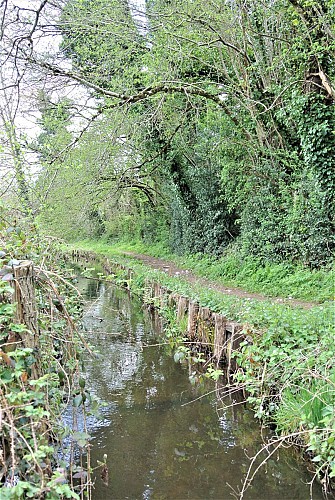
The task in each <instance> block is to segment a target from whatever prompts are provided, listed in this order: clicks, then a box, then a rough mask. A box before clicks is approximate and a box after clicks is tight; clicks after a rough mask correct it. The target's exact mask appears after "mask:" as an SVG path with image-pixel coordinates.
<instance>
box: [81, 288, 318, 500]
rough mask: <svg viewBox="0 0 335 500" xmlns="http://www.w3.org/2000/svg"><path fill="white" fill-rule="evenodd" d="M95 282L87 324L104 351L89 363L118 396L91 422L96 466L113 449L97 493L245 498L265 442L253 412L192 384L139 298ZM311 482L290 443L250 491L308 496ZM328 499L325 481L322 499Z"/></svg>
mask: <svg viewBox="0 0 335 500" xmlns="http://www.w3.org/2000/svg"><path fill="white" fill-rule="evenodd" d="M86 286H87V288H86V292H85V293H86V298H88V299H89V300H90V303H89V305H88V306H87V311H86V314H85V318H84V329H85V330H86V336H87V338H88V339H89V340H90V342H91V344H92V345H93V346H94V347H95V348H96V349H97V350H98V352H99V355H98V357H97V358H96V359H92V358H87V360H86V380H87V382H86V383H87V387H89V390H90V391H91V392H92V393H94V394H95V395H96V396H98V397H99V398H101V399H102V400H104V401H106V402H107V403H108V405H107V406H106V407H105V408H104V409H103V419H102V420H101V421H100V422H97V421H96V420H91V421H90V429H89V432H90V434H91V436H92V440H91V445H92V452H91V454H92V462H91V463H92V465H93V466H94V465H96V464H97V460H102V457H103V455H104V454H107V456H108V458H107V464H108V468H109V485H108V486H106V485H105V484H104V483H103V481H102V480H101V478H100V476H99V475H97V477H96V482H95V488H94V491H93V499H94V500H105V499H106V500H107V499H108V500H109V499H110V500H112V499H113V500H115V499H157V500H160V499H229V498H234V496H235V498H236V494H235V495H234V491H235V492H237V491H239V490H240V489H241V486H242V484H243V481H244V478H245V474H246V472H247V470H248V468H249V465H250V458H251V457H253V456H254V455H255V454H256V453H257V451H258V450H259V449H260V446H261V433H260V429H259V427H258V425H257V424H256V422H255V421H254V419H253V416H252V414H251V413H250V412H249V411H248V410H246V409H245V407H244V406H243V405H239V406H236V407H234V408H228V409H223V406H222V404H221V403H220V401H219V400H218V399H217V397H216V395H215V392H213V389H214V388H215V387H214V385H211V384H210V383H208V384H207V386H206V387H204V386H201V387H195V386H192V385H191V384H190V382H189V379H188V369H187V367H185V366H182V365H180V364H177V363H175V362H174V361H173V357H172V356H171V353H169V350H168V347H167V346H164V345H163V346H153V347H150V344H157V343H159V340H162V338H161V337H159V333H158V332H157V331H156V332H155V329H154V327H153V321H152V320H151V319H150V317H149V316H148V315H147V314H146V313H145V312H144V311H143V310H142V308H141V304H140V303H139V302H138V301H136V300H134V299H130V298H129V297H128V295H127V293H126V292H125V291H122V290H119V289H117V288H115V287H113V286H111V285H107V286H105V285H102V284H99V283H98V282H96V281H89V282H86ZM207 392H210V394H209V395H207V396H205V397H202V398H200V399H197V398H199V396H201V395H203V394H206V393H207ZM195 399H197V400H196V401H194V402H192V401H193V400H195ZM224 402H225V404H226V405H229V404H231V401H229V400H226V401H224ZM188 403H189V404H188ZM264 458H265V455H262V457H261V460H264ZM309 480H310V477H309V476H308V474H307V472H306V471H305V468H304V466H303V465H301V464H298V462H297V461H296V460H295V458H294V455H293V453H292V450H284V451H282V452H281V453H280V455H278V453H275V454H273V455H272V456H270V457H269V459H268V460H267V462H266V464H265V466H263V467H262V468H261V470H260V471H259V472H258V473H257V475H256V477H255V478H254V481H253V483H252V486H251V487H250V488H249V489H248V490H247V492H246V494H245V496H244V498H246V499H255V500H256V499H257V500H262V499H264V500H277V499H278V500H284V499H288V500H306V499H309V498H310V491H309V485H308V484H307V483H308V481H309ZM321 498H322V495H321V491H320V488H319V487H318V486H317V485H316V486H315V487H314V491H313V499H315V500H319V499H321Z"/></svg>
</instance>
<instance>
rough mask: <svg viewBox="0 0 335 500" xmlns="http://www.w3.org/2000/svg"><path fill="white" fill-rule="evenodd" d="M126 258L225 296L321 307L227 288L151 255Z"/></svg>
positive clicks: (130, 254) (125, 254) (131, 255)
mask: <svg viewBox="0 0 335 500" xmlns="http://www.w3.org/2000/svg"><path fill="white" fill-rule="evenodd" d="M122 254H123V255H124V256H128V257H132V258H134V259H137V260H139V261H141V262H143V263H144V264H145V265H147V266H150V267H152V268H153V269H157V270H159V271H163V272H165V273H166V274H168V275H169V276H177V277H180V278H183V279H185V280H186V281H189V282H190V283H192V284H198V285H202V286H204V287H206V288H208V289H209V290H215V291H217V292H220V293H223V294H225V295H232V296H235V297H238V298H240V299H254V300H262V301H271V302H272V303H274V304H285V305H289V306H292V307H302V308H304V309H311V308H312V307H315V306H317V305H319V303H318V302H307V301H303V300H297V299H293V298H283V297H269V296H266V295H263V294H261V293H252V292H247V291H246V290H243V288H237V287H231V286H225V285H223V284H221V283H218V282H216V281H212V280H209V279H207V278H202V277H200V276H197V275H195V274H194V273H192V272H191V271H189V270H187V269H182V268H180V267H178V266H177V265H176V264H175V263H174V262H171V261H167V260H164V259H159V258H157V257H151V256H150V255H144V254H137V253H133V252H122Z"/></svg>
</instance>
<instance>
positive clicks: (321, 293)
mask: <svg viewBox="0 0 335 500" xmlns="http://www.w3.org/2000/svg"><path fill="white" fill-rule="evenodd" d="M76 246H78V247H80V248H84V249H86V250H93V251H96V252H98V253H106V252H107V253H111V254H113V255H122V254H123V253H124V252H127V251H129V252H134V253H144V254H146V255H151V256H153V257H160V258H163V259H167V260H171V261H173V262H174V263H175V264H177V265H179V266H180V267H181V268H184V269H189V270H191V271H192V272H193V273H195V274H196V275H198V276H201V277H206V278H208V279H212V280H215V281H217V282H218V283H219V284H223V285H225V286H230V287H239V288H243V289H244V290H246V291H248V292H254V293H261V294H263V295H265V296H268V297H283V298H293V299H297V300H305V301H312V302H319V303H322V302H325V301H329V300H333V299H334V295H335V270H334V268H329V269H328V268H325V269H320V270H310V269H308V268H306V267H304V266H302V264H296V265H294V264H291V263H280V264H274V263H273V264H267V265H264V264H262V263H261V262H260V260H258V259H256V258H252V257H243V258H242V257H241V256H240V255H239V254H238V253H233V251H230V252H227V254H225V255H224V256H222V257H220V258H219V259H216V258H214V257H211V256H209V255H207V256H206V255H199V254H198V255H185V256H178V255H175V254H171V253H170V252H169V251H168V250H167V249H166V247H164V246H163V245H160V244H156V245H152V246H148V245H144V244H143V243H128V244H125V243H122V244H121V243H119V244H107V243H101V242H96V241H82V242H78V243H77V244H76Z"/></svg>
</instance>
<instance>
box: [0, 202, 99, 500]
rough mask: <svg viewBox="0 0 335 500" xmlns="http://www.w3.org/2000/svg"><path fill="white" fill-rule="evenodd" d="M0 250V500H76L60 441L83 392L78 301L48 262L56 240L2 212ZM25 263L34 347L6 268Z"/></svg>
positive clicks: (56, 269) (88, 401) (67, 432)
mask: <svg viewBox="0 0 335 500" xmlns="http://www.w3.org/2000/svg"><path fill="white" fill-rule="evenodd" d="M4 213H5V212H4ZM11 223H12V225H11ZM0 246H1V251H2V254H1V258H0V267H1V271H2V273H1V280H0V296H1V299H2V300H1V307H0V344H1V345H0V399H1V411H2V438H1V439H2V455H1V466H2V470H1V477H0V480H1V483H2V489H1V498H8V499H16V498H17V499H19V498H46V499H47V498H48V499H50V500H51V499H57V498H77V499H79V495H78V494H77V493H76V492H75V491H74V490H73V482H72V478H71V467H73V465H71V467H70V468H69V470H68V471H67V470H66V469H67V464H66V463H65V462H63V460H62V459H61V455H62V453H64V449H63V440H64V438H65V436H70V435H71V432H70V430H69V429H66V427H65V424H64V423H63V421H62V418H63V417H62V414H63V412H64V410H65V409H66V407H67V405H68V404H69V402H70V401H71V400H72V398H73V397H74V399H73V405H74V407H76V406H79V405H78V404H77V405H76V399H75V398H76V397H77V396H76V394H82V393H83V389H81V385H80V380H79V382H78V379H77V374H78V373H79V365H78V363H79V359H80V355H81V351H82V348H83V346H82V344H81V340H80V338H79V337H77V333H76V328H75V324H74V321H75V320H76V319H78V318H79V317H80V315H81V311H82V304H81V300H80V299H79V298H78V295H77V293H76V291H75V289H74V286H73V285H72V283H71V282H69V281H67V280H65V279H64V277H63V275H62V273H61V271H60V269H59V267H58V266H57V265H56V264H55V257H57V255H58V252H57V249H56V246H55V243H54V242H52V241H51V240H46V239H43V238H41V237H40V236H39V234H38V232H37V230H36V227H33V226H31V225H30V226H28V225H27V223H25V221H24V220H21V221H20V220H16V221H15V222H13V221H11V217H10V214H7V216H6V218H4V217H2V218H1V220H0ZM26 259H28V260H29V259H30V260H32V261H33V263H34V266H35V272H36V277H35V295H36V304H35V307H36V308H37V313H38V330H39V331H38V339H37V342H38V343H37V344H36V347H34V348H30V347H26V346H25V339H26V338H27V337H31V336H32V335H33V332H30V331H29V330H27V327H26V326H25V325H24V324H21V323H18V318H17V316H16V304H15V303H13V301H12V295H13V287H12V285H13V283H12V281H10V280H13V276H12V274H11V271H10V270H11V269H12V271H13V268H12V267H11V266H13V265H15V263H18V262H20V261H22V260H26ZM4 272H6V273H7V274H5V275H4ZM3 278H4V279H3ZM78 383H79V387H78ZM90 402H91V403H92V400H91V397H90V396H89V395H88V397H87V404H88V405H89V404H90ZM88 408H89V406H88V407H87V409H88ZM72 439H73V440H74V441H73V444H72V445H71V447H72V451H73V452H74V449H75V447H76V444H75V436H73V437H72ZM72 439H71V440H72ZM82 446H83V445H82ZM82 452H83V453H85V451H84V449H83V450H82ZM84 489H85V487H84Z"/></svg>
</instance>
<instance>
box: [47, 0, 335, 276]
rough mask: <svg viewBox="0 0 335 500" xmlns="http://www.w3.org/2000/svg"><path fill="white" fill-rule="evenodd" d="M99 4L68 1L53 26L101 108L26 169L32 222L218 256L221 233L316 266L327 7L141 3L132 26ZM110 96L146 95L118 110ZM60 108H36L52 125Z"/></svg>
mask: <svg viewBox="0 0 335 500" xmlns="http://www.w3.org/2000/svg"><path fill="white" fill-rule="evenodd" d="M107 3H108V8H107ZM107 3H106V0H97V1H94V2H86V1H84V2H83V1H79V0H71V1H70V2H68V3H67V4H66V7H65V8H64V10H63V13H62V18H61V20H60V24H59V26H60V29H61V32H62V36H63V42H62V48H63V52H64V53H65V54H66V56H67V57H69V58H71V60H72V64H73V66H74V69H75V70H76V71H77V72H78V73H79V74H81V75H82V78H83V80H84V81H86V82H88V83H91V85H92V95H94V96H95V97H96V98H97V100H98V102H99V105H100V106H101V107H100V109H99V111H98V114H97V116H99V117H100V119H99V120H96V121H95V123H94V124H93V125H92V127H91V128H90V130H88V131H87V132H86V133H85V134H84V135H83V137H81V140H80V141H79V142H78V144H77V145H76V148H75V149H73V150H72V151H71V152H69V154H68V156H67V158H66V160H65V161H63V162H62V163H59V165H58V166H57V167H56V171H55V170H54V167H52V168H51V169H50V168H49V167H45V169H44V173H42V175H41V176H40V180H41V188H42V186H43V185H45V180H44V181H43V178H47V179H50V178H51V179H52V182H51V183H50V189H49V190H48V201H47V203H46V204H45V205H44V207H43V208H42V210H41V215H40V220H41V222H42V224H43V225H44V226H45V227H46V229H47V230H49V231H50V230H52V231H55V232H58V234H64V235H65V236H66V238H67V239H75V238H80V237H81V238H82V237H92V236H94V235H99V236H100V235H102V234H105V235H106V236H107V237H108V239H109V240H114V241H120V240H122V241H126V240H127V239H128V241H133V240H143V241H145V242H146V243H147V242H159V241H160V242H161V243H164V244H166V243H168V245H169V247H170V248H171V249H172V250H173V251H174V252H175V253H179V254H184V253H189V252H192V253H195V252H201V253H210V254H212V255H222V254H223V253H225V251H226V249H227V247H229V245H231V243H232V242H233V243H234V244H235V246H234V249H236V248H239V253H240V254H241V256H242V257H243V258H244V257H246V256H249V255H255V256H256V257H257V258H261V259H262V262H263V263H266V262H276V263H278V262H286V261H290V262H301V263H303V264H304V265H306V266H310V267H312V268H320V267H322V266H324V265H327V264H328V263H329V262H330V261H331V259H332V252H333V249H334V241H335V240H334V232H333V220H334V212H333V210H334V203H333V194H332V193H333V192H334V182H335V181H334V171H335V169H334V165H333V162H334V156H333V154H332V151H333V150H334V145H335V144H334V141H335V137H334V134H333V129H334V124H335V115H334V106H333V105H332V103H333V99H334V90H333V88H332V78H333V68H334V65H333V55H332V48H333V47H334V34H333V29H332V24H333V17H332V16H333V14H332V12H333V11H332V4H331V2H323V3H322V5H321V6H320V8H317V9H316V7H315V5H314V2H307V3H305V2H299V1H298V2H286V1H281V0H276V1H275V2H264V3H263V4H260V3H259V2H256V1H251V2H249V3H248V7H247V6H246V5H245V4H243V3H241V2H237V3H228V4H222V5H221V6H220V8H218V6H217V5H216V3H215V2H212V1H209V2H206V4H204V3H203V2H201V1H200V0H195V1H194V0H193V1H188V0H187V1H183V2H180V1H178V0H174V1H172V2H165V1H160V0H157V1H155V2H149V3H148V5H147V11H146V17H145V18H142V20H141V21H140V20H139V18H136V16H135V15H134V13H133V12H132V10H131V8H130V7H129V6H128V4H127V3H126V2H122V1H116V0H115V1H113V2H107ZM315 9H316V10H315ZM141 23H142V24H141ZM231 26H234V29H231ZM97 27H98V28H97ZM162 82H163V83H162ZM178 85H179V86H181V88H182V89H183V90H182V91H180V92H179V91H178V88H179V87H178ZM170 86H171V88H170ZM172 87H173V88H172ZM155 88H157V89H158V90H159V93H156V91H155V92H154V91H153V89H155ZM116 91H118V92H124V93H125V94H129V95H133V96H136V95H137V93H138V94H139V95H140V94H141V92H142V91H143V92H144V91H148V92H149V94H148V95H149V96H150V99H148V100H144V98H143V99H142V98H140V97H138V98H136V99H135V97H134V102H133V104H132V106H126V105H125V108H124V110H120V106H119V105H118V103H117V101H115V99H116V98H115V97H113V96H115V95H116V93H115V92H116ZM150 92H151V93H150ZM131 99H132V98H131ZM129 102H130V101H129ZM64 109H65V108H64V106H63V105H62V103H58V105H57V107H56V108H55V109H54V110H52V113H51V115H52V116H51V115H50V111H49V115H50V116H49V115H48V116H49V117H51V118H52V120H54V119H57V120H58V121H59V124H61V121H62V120H64V118H66V117H64V113H63V112H64ZM57 113H58V114H57ZM62 113H63V115H62ZM42 125H43V127H44V129H45V130H46V127H48V126H49V125H48V120H46V115H45V117H44V118H43V119H42ZM54 130H56V129H55V128H53V132H52V133H53V134H54ZM58 130H59V131H58V132H57V134H56V135H58V139H59V140H62V139H61V138H62V134H63V135H64V131H63V132H61V129H58ZM49 132H50V127H49ZM45 133H46V132H45V131H44V132H42V135H41V138H40V142H41V141H42V142H43V141H44V138H45ZM43 134H44V135H43ZM49 135H50V134H49ZM97 136H98V137H99V142H97V141H96V138H97ZM53 140H54V139H53ZM55 149H57V147H56V146H55ZM54 153H55V154H56V155H57V151H55V152H54ZM48 172H49V173H48ZM64 199H65V200H66V204H65V205H64V203H63V200H64ZM76 213H77V214H78V213H80V220H78V217H75V214H76ZM77 220H78V222H77Z"/></svg>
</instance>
